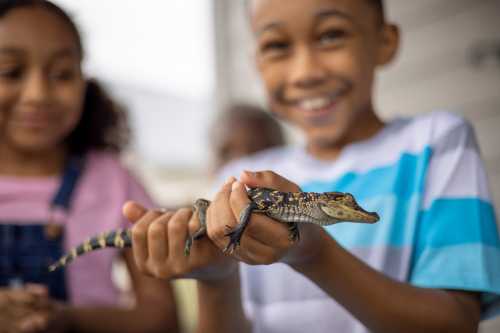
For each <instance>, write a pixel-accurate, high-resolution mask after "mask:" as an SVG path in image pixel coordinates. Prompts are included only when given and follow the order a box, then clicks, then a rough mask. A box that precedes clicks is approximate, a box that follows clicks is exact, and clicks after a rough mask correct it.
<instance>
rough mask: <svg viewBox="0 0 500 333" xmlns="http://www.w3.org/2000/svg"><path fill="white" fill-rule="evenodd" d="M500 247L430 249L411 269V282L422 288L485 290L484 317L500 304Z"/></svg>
mask: <svg viewBox="0 0 500 333" xmlns="http://www.w3.org/2000/svg"><path fill="white" fill-rule="evenodd" d="M498 277H500V248H498V247H491V246H484V245H481V244H465V245H455V246H447V247H440V248H438V249H434V248H427V249H425V250H424V251H423V252H422V253H420V258H419V259H418V261H417V262H416V264H415V266H414V267H413V268H412V273H411V274H410V283H412V284H413V285H416V286H419V287H423V288H437V289H457V290H468V291H476V292H482V293H483V294H482V295H481V301H482V304H483V306H482V316H483V318H485V317H488V316H492V315H495V314H496V313H495V311H494V309H495V308H498V306H499V305H500V279H499V278H498Z"/></svg>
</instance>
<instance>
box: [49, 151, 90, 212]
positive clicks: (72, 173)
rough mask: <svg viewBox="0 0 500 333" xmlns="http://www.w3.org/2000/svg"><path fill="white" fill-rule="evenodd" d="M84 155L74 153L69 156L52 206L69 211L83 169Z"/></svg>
mask: <svg viewBox="0 0 500 333" xmlns="http://www.w3.org/2000/svg"><path fill="white" fill-rule="evenodd" d="M83 165H84V157H83V156H79V155H73V156H71V157H69V158H68V161H67V163H66V166H65V168H64V172H63V175H62V180H61V185H60V186H59V189H58V190H57V192H56V194H55V195H54V198H53V199H52V202H51V208H52V209H54V208H59V209H62V210H63V211H68V210H69V209H70V206H71V199H72V197H73V192H74V190H75V187H76V184H77V182H78V179H79V178H80V175H81V174H82V171H83Z"/></svg>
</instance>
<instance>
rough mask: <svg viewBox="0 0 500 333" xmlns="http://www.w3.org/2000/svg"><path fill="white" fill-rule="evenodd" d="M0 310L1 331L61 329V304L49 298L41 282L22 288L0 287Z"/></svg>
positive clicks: (18, 332)
mask: <svg viewBox="0 0 500 333" xmlns="http://www.w3.org/2000/svg"><path fill="white" fill-rule="evenodd" d="M0 309H1V310H0V312H1V314H0V317H1V319H0V327H1V328H2V330H1V332H2V333H3V332H8V333H36V332H63V331H64V330H65V326H64V327H63V323H64V320H62V319H63V318H59V315H60V314H61V311H60V310H61V309H62V305H59V303H57V302H55V301H53V300H51V299H50V298H49V296H48V290H47V288H46V287H45V286H43V285H39V284H27V285H26V286H24V287H22V288H3V289H0ZM56 318H58V319H57V320H56ZM56 324H57V327H56Z"/></svg>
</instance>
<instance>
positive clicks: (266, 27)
mask: <svg viewBox="0 0 500 333" xmlns="http://www.w3.org/2000/svg"><path fill="white" fill-rule="evenodd" d="M281 26H283V23H282V22H270V23H267V24H265V25H264V26H262V27H261V28H259V29H257V31H256V35H257V36H260V35H262V34H263V33H264V32H266V31H268V30H272V29H276V28H279V27H281Z"/></svg>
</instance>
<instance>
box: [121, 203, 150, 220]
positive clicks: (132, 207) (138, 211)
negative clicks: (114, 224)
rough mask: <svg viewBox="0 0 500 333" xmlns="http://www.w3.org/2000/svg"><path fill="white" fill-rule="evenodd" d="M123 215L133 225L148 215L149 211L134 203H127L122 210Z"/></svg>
mask: <svg viewBox="0 0 500 333" xmlns="http://www.w3.org/2000/svg"><path fill="white" fill-rule="evenodd" d="M122 212H123V215H124V216H125V217H126V218H127V219H128V220H129V221H130V222H132V223H135V222H137V221H138V220H139V219H140V218H141V217H143V216H144V214H146V212H147V209H146V208H144V207H143V206H141V205H139V204H138V203H137V202H134V201H127V202H126V203H125V204H124V205H123V208H122Z"/></svg>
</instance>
